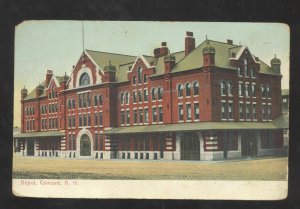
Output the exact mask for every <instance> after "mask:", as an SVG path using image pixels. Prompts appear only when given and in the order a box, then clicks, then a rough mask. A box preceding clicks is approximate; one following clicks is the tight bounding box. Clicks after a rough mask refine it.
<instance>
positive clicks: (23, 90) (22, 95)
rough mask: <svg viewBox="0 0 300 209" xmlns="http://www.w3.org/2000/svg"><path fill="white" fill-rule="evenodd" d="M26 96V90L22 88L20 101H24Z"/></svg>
mask: <svg viewBox="0 0 300 209" xmlns="http://www.w3.org/2000/svg"><path fill="white" fill-rule="evenodd" d="M27 94H28V90H27V89H26V88H25V86H24V88H23V89H22V90H21V100H23V99H25V98H26V97H27Z"/></svg>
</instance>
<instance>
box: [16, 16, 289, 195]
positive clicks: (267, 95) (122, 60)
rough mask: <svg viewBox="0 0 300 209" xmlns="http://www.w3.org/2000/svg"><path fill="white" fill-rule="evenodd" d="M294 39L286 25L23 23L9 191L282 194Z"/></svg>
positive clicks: (285, 179)
mask: <svg viewBox="0 0 300 209" xmlns="http://www.w3.org/2000/svg"><path fill="white" fill-rule="evenodd" d="M289 37H290V31H289V27H288V26H287V25H285V24H280V23H217V22H214V23H212V22H122V21H25V22H22V23H21V24H19V25H18V26H17V27H16V33H15V84H14V85H15V98H14V126H15V128H14V139H13V140H14V153H13V157H14V158H13V192H14V194H15V195H17V196H23V197H56V198H137V199H141V198H144V199H237V200H279V199H284V198H286V197H287V191H288V157H287V156H288V146H289V143H288V142H289V134H288V130H289V124H288V121H289V54H290V49H289V46H290V38H289Z"/></svg>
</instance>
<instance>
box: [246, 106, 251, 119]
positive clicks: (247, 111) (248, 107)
mask: <svg viewBox="0 0 300 209" xmlns="http://www.w3.org/2000/svg"><path fill="white" fill-rule="evenodd" d="M246 119H247V120H250V104H246Z"/></svg>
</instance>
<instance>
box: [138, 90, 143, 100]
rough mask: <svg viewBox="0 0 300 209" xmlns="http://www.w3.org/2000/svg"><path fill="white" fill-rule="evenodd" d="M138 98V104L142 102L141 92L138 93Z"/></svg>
mask: <svg viewBox="0 0 300 209" xmlns="http://www.w3.org/2000/svg"><path fill="white" fill-rule="evenodd" d="M138 98H139V102H142V92H141V91H138Z"/></svg>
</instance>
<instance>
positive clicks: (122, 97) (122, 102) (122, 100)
mask: <svg viewBox="0 0 300 209" xmlns="http://www.w3.org/2000/svg"><path fill="white" fill-rule="evenodd" d="M120 100H121V104H124V94H123V93H121V96H120Z"/></svg>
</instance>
